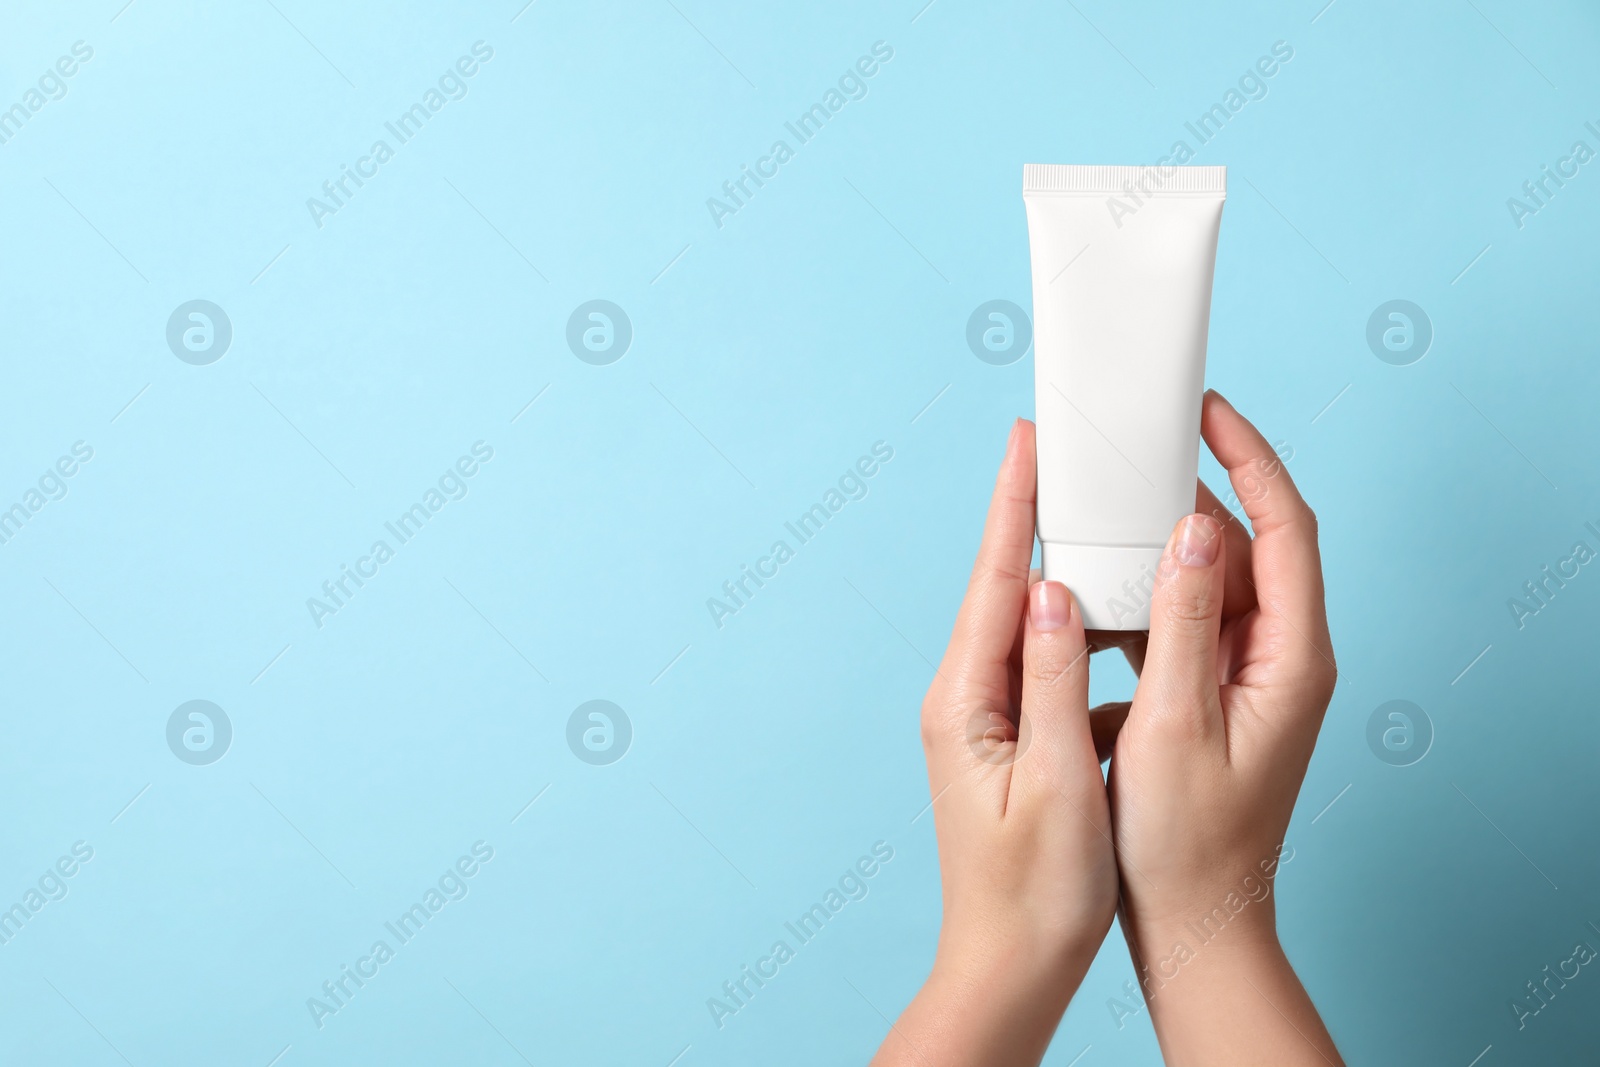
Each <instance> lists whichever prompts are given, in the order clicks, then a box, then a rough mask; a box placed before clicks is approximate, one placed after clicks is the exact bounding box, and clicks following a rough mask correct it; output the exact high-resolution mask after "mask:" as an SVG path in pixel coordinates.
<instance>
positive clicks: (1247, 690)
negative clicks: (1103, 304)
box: [873, 393, 1343, 1067]
mask: <svg viewBox="0 0 1600 1067" xmlns="http://www.w3.org/2000/svg"><path fill="white" fill-rule="evenodd" d="M1201 428H1202V434H1203V436H1204V438H1205V441H1206V444H1207V445H1208V446H1209V447H1210V449H1211V451H1212V454H1213V455H1215V456H1216V457H1217V459H1218V461H1219V462H1220V463H1221V464H1222V465H1223V467H1225V468H1226V469H1227V470H1228V474H1229V479H1230V481H1231V482H1232V484H1233V487H1234V492H1235V493H1236V494H1237V495H1238V497H1239V499H1240V501H1241V502H1242V504H1243V506H1244V509H1245V513H1246V514H1247V515H1248V516H1249V518H1250V523H1251V526H1252V527H1253V528H1254V531H1255V536H1254V539H1253V540H1252V538H1251V536H1250V534H1249V533H1248V532H1247V531H1246V530H1245V528H1244V526H1243V525H1242V524H1240V523H1239V522H1238V521H1237V520H1236V519H1234V518H1233V517H1232V516H1231V515H1230V514H1229V513H1228V512H1227V510H1226V509H1225V508H1223V507H1222V506H1221V505H1220V504H1218V502H1217V500H1216V498H1215V497H1214V496H1212V494H1211V493H1210V491H1209V490H1207V489H1206V488H1205V486H1204V485H1201V486H1200V487H1199V490H1198V493H1197V499H1196V507H1197V509H1198V513H1197V514H1194V515H1190V516H1187V517H1185V518H1184V519H1182V520H1180V522H1179V523H1178V525H1177V527H1176V528H1175V529H1174V530H1173V533H1172V537H1171V539H1170V541H1169V542H1168V545H1167V548H1166V551H1165V553H1164V555H1163V558H1162V563H1161V566H1160V567H1159V568H1158V575H1157V579H1156V583H1155V593H1154V597H1153V600H1152V605H1151V623H1150V631H1149V633H1148V636H1147V635H1145V634H1143V633H1135V634H1125V633H1123V634H1113V633H1109V632H1091V633H1085V631H1084V628H1083V621H1082V616H1081V614H1080V612H1079V610H1078V607H1077V605H1076V603H1075V602H1074V601H1073V598H1072V596H1071V593H1070V592H1069V591H1068V590H1067V588H1066V587H1065V586H1063V585H1061V584H1060V583H1058V582H1053V581H1052V582H1046V581H1041V580H1039V578H1038V575H1037V573H1036V572H1034V573H1030V571H1029V562H1030V560H1031V558H1032V554H1033V536H1034V500H1035V462H1034V431H1033V424H1032V423H1029V422H1027V421H1026V420H1022V419H1019V420H1018V421H1017V423H1016V425H1015V426H1014V427H1013V428H1012V432H1011V437H1010V440H1009V441H1008V443H1007V447H1006V454H1005V458H1004V459H1003V460H1002V462H1001V466H1000V473H999V476H998V478H997V479H996V483H995V491H994V497H993V499H992V501H991V503H990V508H989V516H988V521H987V523H986V525H985V528H984V536H983V542H982V545H981V546H980V548H979V550H978V558H977V562H976V563H975V565H974V567H973V572H972V578H971V580H970V582H969V584H968V587H967V593H966V598H965V600H964V601H963V603H962V606H961V610H960V612H959V614H958V615H957V617H956V623H955V627H954V630H953V632H952V634H951V637H950V643H949V646H948V647H947V648H946V650H945V655H944V659H943V661H942V662H941V663H940V666H939V670H938V673H937V674H936V676H935V678H934V681H933V683H932V685H931V686H930V688H929V690H928V694H927V697H926V698H925V699H924V701H923V706H922V736H923V746H924V748H925V750H926V753H927V760H928V777H929V786H930V789H931V792H932V795H933V797H934V804H933V812H934V819H935V827H936V831H937V836H938V841H939V858H940V878H941V883H942V889H943V895H944V919H943V923H942V925H941V928H940V931H939V946H938V951H937V953H936V955H935V959H934V965H933V970H932V973H931V974H930V975H929V977H928V980H927V982H926V983H925V984H924V985H923V987H922V989H921V991H920V992H919V993H918V994H917V996H916V997H915V999H913V1000H912V1002H911V1004H910V1005H909V1006H908V1007H907V1008H906V1010H905V1012H904V1013H903V1014H902V1015H901V1016H900V1018H899V1020H898V1021H897V1022H896V1023H895V1024H894V1025H893V1027H891V1029H890V1032H889V1035H888V1036H887V1037H886V1038H885V1040H884V1043H883V1046H882V1048H881V1049H879V1051H878V1055H877V1057H876V1058H875V1059H874V1060H873V1063H874V1064H875V1065H878V1067H901V1065H904V1067H934V1065H937V1067H965V1065H969V1064H970V1065H972V1067H979V1065H982V1067H1010V1065H1032V1064H1037V1063H1038V1062H1039V1061H1040V1059H1041V1058H1042V1057H1043V1055H1044V1052H1045V1049H1046V1047H1047V1046H1048V1045H1049V1042H1050V1038H1051V1036H1052V1035H1053V1034H1054V1033H1055V1029H1056V1025H1057V1024H1058V1023H1059V1022H1060V1019H1061V1016H1062V1013H1063V1012H1065V1011H1066V1008H1067V1005H1068V1003H1069V1002H1070V1001H1071V999H1072V996H1073V994H1074V993H1075V992H1076V991H1077V988H1078V985H1079V983H1080V982H1081V981H1082V980H1083V976H1084V974H1085V972H1086V971H1087V970H1088V967H1089V964H1090V962H1091V961H1092V960H1093V959H1094V956H1095V953H1096V952H1097V951H1098V950H1099V948H1100V945H1101V942H1102V941H1103V940H1104V939H1105V936H1106V934H1107V932H1108V931H1109V930H1110V927H1111V921H1112V918H1113V916H1114V915H1120V917H1121V921H1122V927H1123V931H1124V933H1125V935H1126V937H1127V941H1128V948H1129V951H1130V954H1131V956H1132V959H1133V962H1134V967H1135V971H1136V973H1137V974H1138V975H1139V976H1140V981H1141V985H1142V987H1143V994H1144V996H1145V998H1146V1001H1147V1008H1148V1011H1149V1015H1150V1018H1151V1021H1152V1023H1153V1024H1154V1026H1155V1031H1156V1036H1157V1038H1158V1039H1159V1040H1160V1043H1161V1049H1162V1054H1163V1056H1164V1058H1165V1059H1166V1061H1167V1062H1168V1063H1171V1064H1175V1065H1176V1064H1181V1065H1183V1067H1207V1065H1217V1067H1248V1065H1254V1064H1260V1065H1263V1067H1266V1065H1271V1067H1300V1065H1302V1064H1303V1065H1306V1067H1329V1065H1332V1067H1343V1060H1342V1059H1341V1058H1340V1057H1339V1053H1338V1050H1337V1049H1336V1048H1335V1047H1334V1044H1333V1040H1332V1038H1331V1037H1330V1036H1329V1035H1328V1032H1327V1029H1326V1028H1325V1027H1324V1026H1323V1024H1322V1020H1321V1018H1320V1017H1319V1016H1318V1014H1317V1011H1316V1008H1315V1007H1314V1006H1313V1004H1312V1002H1311V999H1310V997H1309V996H1308V995H1307V994H1306V991H1305V989H1304V987H1302V986H1301V984H1300V981H1299V979H1298V978H1297V977H1296V975H1295V973H1294V970H1293V968H1292V967H1291V966H1290V964H1289V961H1288V957H1287V956H1286V955H1285V954H1284V951H1283V949H1282V946H1281V945H1280V944H1279V941H1278V936H1277V929H1276V911H1275V907H1274V902H1275V900H1276V892H1275V887H1274V886H1273V883H1272V879H1273V878H1274V877H1275V875H1276V869H1277V867H1278V866H1279V864H1280V862H1281V861H1282V860H1281V858H1280V852H1281V857H1282V858H1289V857H1292V850H1290V849H1288V848H1285V847H1283V840H1284V834H1285V832H1286V831H1287V828H1288V825H1289V817H1290V814H1291V813H1292V811H1293V808H1294V802H1295V798H1296V797H1297V796H1298V794H1299V791H1300V784H1301V781H1302V779H1303V778H1304V777H1305V772H1306V765H1307V763H1308V762H1309V760H1310V758H1311V751H1312V748H1313V746H1314V745H1315V743H1316V737H1317V731H1318V729H1319V728H1320V726H1321V723H1322V717H1323V714H1324V712H1325V711H1326V709H1327V706H1328V701H1329V699H1330V698H1331V697H1332V694H1333V687H1334V682H1335V679H1336V671H1335V668H1334V661H1333V650H1332V643H1331V641H1330V639H1329V636H1328V625H1327V618H1326V613H1325V610H1324V606H1323V586H1322V564H1321V558H1320V555H1319V552H1318V548H1317V531H1316V518H1315V516H1314V515H1313V514H1312V512H1311V510H1310V508H1308V507H1307V506H1306V504H1305V501H1304V500H1303V499H1302V498H1301V496H1300V494H1299V491H1298V490H1297V489H1296V488H1295V486H1294V483H1293V481H1292V480H1291V479H1290V478H1289V475H1288V472H1287V471H1285V470H1284V469H1283V466H1282V464H1281V463H1280V462H1279V461H1278V458H1277V456H1276V455H1275V454H1274V452H1273V450H1272V447H1271V446H1270V445H1269V444H1268V443H1267V441H1266V440H1265V439H1264V438H1263V437H1262V436H1261V434H1260V433H1259V432H1257V430H1256V429H1255V427H1254V426H1252V425H1251V424H1250V423H1249V422H1248V421H1246V420H1245V418H1244V417H1243V416H1242V415H1240V414H1239V413H1238V412H1237V411H1235V410H1234V409H1233V407H1232V406H1231V405H1230V404H1228V402H1227V401H1226V400H1223V399H1222V398H1221V397H1220V396H1218V395H1217V394H1215V393H1207V394H1206V397H1205V401H1204V407H1203V411H1202V420H1201ZM1109 647H1122V649H1123V651H1124V652H1125V654H1126V655H1127V657H1128V659H1129V661H1130V662H1131V663H1132V664H1133V666H1134V668H1135V670H1136V671H1138V672H1139V682H1138V686H1137V688H1136V690H1135V692H1134V696H1133V700H1132V701H1131V702H1130V703H1128V704H1118V705H1106V706H1102V707H1099V708H1095V709H1093V710H1091V709H1090V708H1089V706H1088V693H1089V675H1088V671H1089V653H1090V652H1092V651H1098V650H1100V649H1102V648H1109ZM1107 755H1109V756H1110V759H1111V767H1110V773H1109V777H1108V780H1107V779H1103V778H1102V775H1101V772H1100V760H1101V759H1102V758H1104V757H1105V756H1107ZM1247 878H1248V879H1249V881H1247V880H1246V879H1247ZM1230 894H1233V895H1232V897H1231V898H1230ZM1219 908H1220V909H1221V911H1220V912H1218V911H1217V910H1216V909H1219ZM1219 915H1220V916H1221V917H1220V918H1218V916H1219ZM1208 916H1209V917H1211V925H1210V927H1208V928H1206V933H1205V937H1206V939H1205V940H1201V938H1200V937H1199V936H1197V934H1196V933H1195V929H1196V928H1197V927H1198V926H1199V924H1200V923H1201V922H1202V920H1203V919H1205V918H1206V917H1208ZM1213 931H1214V932H1213Z"/></svg>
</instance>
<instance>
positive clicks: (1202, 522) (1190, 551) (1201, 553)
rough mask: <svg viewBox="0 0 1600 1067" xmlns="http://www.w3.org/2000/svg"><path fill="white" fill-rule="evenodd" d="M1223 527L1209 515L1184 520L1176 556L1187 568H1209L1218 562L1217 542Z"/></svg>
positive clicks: (1194, 516)
mask: <svg viewBox="0 0 1600 1067" xmlns="http://www.w3.org/2000/svg"><path fill="white" fill-rule="evenodd" d="M1221 533H1222V527H1220V526H1218V525H1217V520H1215V519H1213V518H1212V517H1211V516H1209V515H1190V516H1189V517H1188V518H1187V519H1184V520H1183V532H1182V533H1180V534H1179V535H1178V545H1177V547H1176V549H1174V554H1175V555H1176V556H1177V557H1178V562H1179V563H1181V564H1183V565H1184V566H1185V567H1209V566H1211V565H1212V564H1213V563H1215V562H1216V561H1217V542H1218V540H1219V539H1220V535H1221Z"/></svg>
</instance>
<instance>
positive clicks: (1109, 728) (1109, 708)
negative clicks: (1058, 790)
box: [1089, 700, 1133, 763]
mask: <svg viewBox="0 0 1600 1067" xmlns="http://www.w3.org/2000/svg"><path fill="white" fill-rule="evenodd" d="M1132 706H1133V705H1131V704H1129V703H1128V701H1126V700H1119V701H1115V702H1113V703H1110V704H1097V705H1095V706H1094V707H1092V708H1090V709H1089V733H1090V735H1091V736H1092V737H1093V738H1094V754H1095V758H1096V759H1098V760H1099V761H1100V762H1101V763H1104V762H1105V761H1106V760H1108V759H1110V758H1111V752H1112V750H1113V749H1115V748H1116V747H1117V735H1118V734H1119V733H1121V732H1122V724H1123V723H1125V722H1127V721H1128V710H1129V708H1131V707H1132Z"/></svg>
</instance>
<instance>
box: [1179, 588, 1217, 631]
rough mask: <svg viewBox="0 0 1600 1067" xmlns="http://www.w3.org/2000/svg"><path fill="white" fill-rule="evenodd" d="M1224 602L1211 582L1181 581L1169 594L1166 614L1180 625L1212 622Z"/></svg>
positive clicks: (1199, 624)
mask: <svg viewBox="0 0 1600 1067" xmlns="http://www.w3.org/2000/svg"><path fill="white" fill-rule="evenodd" d="M1221 606H1222V604H1221V601H1220V600H1219V598H1218V596H1217V594H1216V593H1215V592H1213V591H1212V589H1211V587H1210V583H1200V582H1195V583H1179V584H1177V585H1175V586H1174V587H1173V588H1172V590H1171V592H1170V593H1169V594H1168V596H1167V605H1166V616H1167V619H1168V620H1169V621H1170V622H1173V623H1176V624H1178V625H1180V626H1195V627H1198V626H1201V625H1205V624H1208V623H1210V621H1211V619H1212V618H1213V617H1214V616H1215V615H1216V614H1217V613H1218V610H1219V609H1220V608H1221Z"/></svg>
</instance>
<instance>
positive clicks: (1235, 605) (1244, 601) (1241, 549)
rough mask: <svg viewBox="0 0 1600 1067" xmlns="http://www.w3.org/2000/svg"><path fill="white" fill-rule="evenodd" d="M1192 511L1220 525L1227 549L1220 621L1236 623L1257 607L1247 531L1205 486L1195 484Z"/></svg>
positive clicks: (1237, 518)
mask: <svg viewBox="0 0 1600 1067" xmlns="http://www.w3.org/2000/svg"><path fill="white" fill-rule="evenodd" d="M1194 509H1195V511H1198V512H1199V513H1200V514H1202V515H1210V516H1211V517H1212V518H1213V519H1216V520H1217V521H1218V522H1220V523H1221V524H1222V538H1223V540H1224V541H1226V542H1227V545H1228V568H1227V573H1226V574H1225V576H1224V577H1223V585H1222V618H1223V619H1224V620H1227V619H1236V618H1238V617H1239V616H1240V615H1248V614H1249V613H1250V612H1252V611H1254V610H1255V607H1256V587H1255V586H1254V585H1253V584H1251V581H1250V531H1249V530H1246V529H1245V528H1244V523H1242V522H1240V521H1239V517H1238V516H1237V515H1235V514H1234V513H1233V512H1231V511H1229V510H1228V509H1227V508H1226V507H1224V506H1223V505H1222V501H1220V500H1218V499H1217V495H1216V494H1215V493H1213V492H1212V491H1211V487H1210V486H1208V485H1206V483H1205V482H1201V481H1197V482H1196V483H1195V494H1194Z"/></svg>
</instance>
